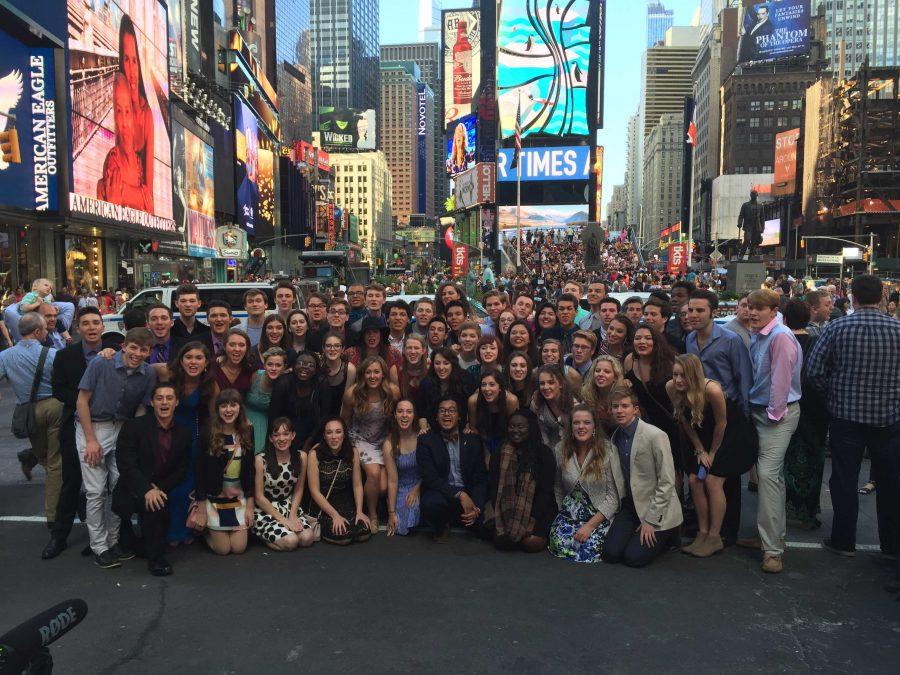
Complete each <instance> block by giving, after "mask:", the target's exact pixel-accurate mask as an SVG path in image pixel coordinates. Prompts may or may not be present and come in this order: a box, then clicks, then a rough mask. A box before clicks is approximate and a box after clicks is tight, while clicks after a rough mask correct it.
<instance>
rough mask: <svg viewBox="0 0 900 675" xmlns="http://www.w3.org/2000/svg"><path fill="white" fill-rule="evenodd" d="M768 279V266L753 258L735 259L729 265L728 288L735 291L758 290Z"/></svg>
mask: <svg viewBox="0 0 900 675" xmlns="http://www.w3.org/2000/svg"><path fill="white" fill-rule="evenodd" d="M765 280H766V266H765V265H764V264H763V263H762V262H757V261H751V260H746V261H745V260H733V261H731V262H730V263H729V265H728V278H727V281H728V290H729V291H732V292H734V293H743V292H744V291H756V290H759V289H760V288H762V285H763V282H764V281H765Z"/></svg>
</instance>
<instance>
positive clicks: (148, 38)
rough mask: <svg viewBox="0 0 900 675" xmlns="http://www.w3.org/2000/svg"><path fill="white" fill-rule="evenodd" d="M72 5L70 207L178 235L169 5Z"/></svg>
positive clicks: (75, 0)
mask: <svg viewBox="0 0 900 675" xmlns="http://www.w3.org/2000/svg"><path fill="white" fill-rule="evenodd" d="M68 6H69V11H68V20H69V78H70V81H71V92H70V93H71V99H72V194H71V195H70V198H69V206H70V208H71V210H72V212H73V213H77V214H83V215H88V216H96V217H100V218H106V219H110V220H115V221H118V222H119V223H126V224H129V225H136V226H139V227H144V228H148V229H153V230H159V231H165V232H174V231H175V222H174V221H173V220H172V143H171V138H170V136H169V133H170V132H169V120H170V117H169V114H170V111H169V65H168V23H167V19H166V5H165V4H164V3H163V2H160V1H159V0H132V1H131V2H127V3H126V2H125V0H108V1H107V2H104V3H102V4H101V3H96V5H95V4H89V5H85V3H84V0H68ZM126 9H130V10H131V13H130V14H129V13H128V12H127V11H126Z"/></svg>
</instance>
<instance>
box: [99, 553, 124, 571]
mask: <svg viewBox="0 0 900 675" xmlns="http://www.w3.org/2000/svg"><path fill="white" fill-rule="evenodd" d="M94 564H95V565H96V566H97V567H100V568H102V569H105V570H110V569H113V568H114V567H121V566H122V563H120V562H119V560H118V558H116V556H114V555H113V554H112V552H111V551H104V552H103V553H101V554H100V555H95V556H94Z"/></svg>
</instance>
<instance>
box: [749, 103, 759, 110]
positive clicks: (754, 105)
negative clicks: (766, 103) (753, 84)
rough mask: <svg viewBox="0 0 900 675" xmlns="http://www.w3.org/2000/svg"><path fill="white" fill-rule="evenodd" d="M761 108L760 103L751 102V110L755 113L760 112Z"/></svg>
mask: <svg viewBox="0 0 900 675" xmlns="http://www.w3.org/2000/svg"><path fill="white" fill-rule="evenodd" d="M759 107H760V102H759V101H750V110H751V111H754V112H755V111H758V110H759Z"/></svg>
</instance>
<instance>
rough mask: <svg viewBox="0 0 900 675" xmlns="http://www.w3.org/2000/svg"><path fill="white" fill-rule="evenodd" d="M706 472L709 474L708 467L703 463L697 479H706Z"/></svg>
mask: <svg viewBox="0 0 900 675" xmlns="http://www.w3.org/2000/svg"><path fill="white" fill-rule="evenodd" d="M706 474H707V471H706V467H705V466H703V465H702V464H701V465H700V470H699V471H698V472H697V480H705V479H706Z"/></svg>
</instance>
